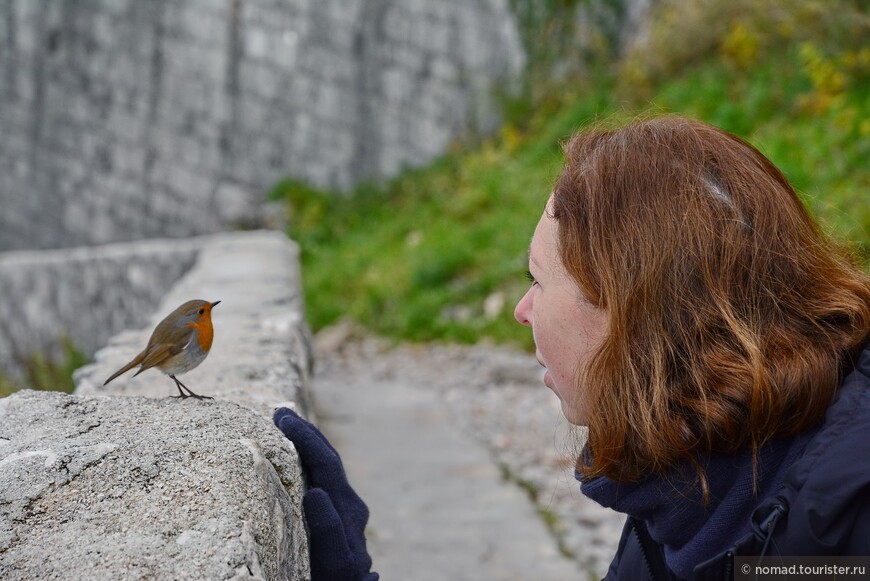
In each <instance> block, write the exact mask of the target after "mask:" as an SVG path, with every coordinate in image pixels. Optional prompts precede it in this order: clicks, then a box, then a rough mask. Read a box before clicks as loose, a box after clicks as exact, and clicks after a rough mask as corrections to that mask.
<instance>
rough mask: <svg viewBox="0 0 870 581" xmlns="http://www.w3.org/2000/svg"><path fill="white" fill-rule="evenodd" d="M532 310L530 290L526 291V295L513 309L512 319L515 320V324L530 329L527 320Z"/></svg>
mask: <svg viewBox="0 0 870 581" xmlns="http://www.w3.org/2000/svg"><path fill="white" fill-rule="evenodd" d="M531 308H532V289H531V288H530V289H529V290H527V291H526V294H524V295H523V297H522V298H521V299H520V301H519V302H518V303H517V306H516V307H515V308H514V318H515V319H516V320H517V323H519V324H520V325H525V326H526V327H531V326H532V323H531V321H530V320H529V313H530V312H531Z"/></svg>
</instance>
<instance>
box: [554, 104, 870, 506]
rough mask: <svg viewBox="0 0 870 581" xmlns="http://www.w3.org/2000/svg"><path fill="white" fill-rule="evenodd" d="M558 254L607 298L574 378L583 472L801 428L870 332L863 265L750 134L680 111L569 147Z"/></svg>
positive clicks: (727, 448)
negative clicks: (589, 351)
mask: <svg viewBox="0 0 870 581" xmlns="http://www.w3.org/2000/svg"><path fill="white" fill-rule="evenodd" d="M565 153H566V158H567V161H566V164H565V167H564V169H563V171H562V174H561V176H560V177H559V178H558V180H557V183H556V186H555V189H554V194H553V215H554V216H553V217H554V218H555V220H556V221H557V224H558V239H559V244H560V248H559V252H560V258H561V260H562V262H563V263H564V265H565V267H566V269H567V270H568V272H569V273H570V274H571V276H573V277H574V279H575V281H576V282H577V284H578V285H579V286H580V288H581V289H582V290H583V291H584V292H585V293H586V294H587V296H588V297H589V298H590V299H591V300H592V301H593V302H594V303H597V304H598V305H599V306H600V307H601V308H603V309H606V310H607V313H608V316H609V334H608V336H607V338H606V339H605V340H604V342H603V344H602V345H601V347H600V348H599V349H598V351H597V352H596V353H595V354H594V356H593V357H592V359H591V362H590V364H589V366H588V369H586V370H585V371H584V372H583V373H582V374H581V376H578V378H577V382H578V386H577V387H578V389H582V390H583V391H584V393H586V394H588V399H587V401H588V403H589V410H590V413H589V422H588V426H589V439H588V446H589V451H590V452H591V454H590V457H591V459H590V460H589V462H590V463H588V464H587V463H585V462H580V461H578V469H579V470H580V471H581V472H582V473H583V474H584V475H586V476H607V477H609V478H611V479H614V480H617V481H631V480H636V479H638V478H639V477H641V476H642V475H644V474H646V473H649V472H650V471H652V472H656V473H664V472H666V471H667V470H669V469H671V468H673V467H674V466H675V465H676V464H677V463H678V462H679V461H681V460H688V461H689V462H692V463H693V464H694V465H695V466H696V469H697V470H698V472H699V476H700V478H701V483H702V487H703V488H704V491H705V496H706V480H705V479H704V474H703V472H702V471H701V469H700V466H699V464H698V463H697V454H699V453H710V452H726V453H730V452H737V451H740V450H743V449H746V448H750V449H752V451H753V454H755V453H757V450H758V448H759V446H761V445H762V444H763V443H764V442H765V441H767V440H768V439H770V438H773V437H775V436H780V435H788V434H798V433H801V432H803V431H805V430H807V429H809V428H811V427H812V426H814V425H815V424H817V423H818V422H819V421H820V420H821V418H822V416H823V415H824V412H825V409H826V408H827V406H828V405H829V404H830V402H831V400H832V398H833V395H834V393H835V392H836V390H837V387H838V385H839V381H840V375H841V369H842V365H843V360H844V357H846V356H847V355H848V353H849V352H850V350H852V349H854V348H856V347H857V346H858V345H859V344H860V343H861V342H862V340H863V339H864V338H865V336H867V334H868V332H870V278H868V276H867V275H866V273H864V272H863V271H862V270H861V269H860V268H859V267H858V266H857V265H856V264H855V263H854V262H853V261H852V260H851V259H850V258H848V257H847V256H846V255H845V253H843V252H842V251H841V250H840V249H838V248H837V247H835V246H834V245H833V244H832V243H831V242H830V241H828V240H827V239H826V237H825V236H824V235H823V234H822V233H821V232H820V230H819V228H818V226H817V225H816V223H815V222H814V220H813V219H812V218H811V217H810V216H809V214H808V213H807V211H806V209H805V208H804V206H803V204H802V203H801V202H800V200H799V199H798V197H797V195H796V194H795V192H794V189H793V188H792V187H791V186H790V185H789V183H788V181H787V180H786V179H785V177H784V176H783V175H782V173H781V172H780V171H779V170H778V169H777V168H776V167H775V166H774V165H773V164H772V163H771V162H770V161H769V160H768V159H767V158H765V157H764V155H762V154H761V153H760V152H759V151H758V150H756V149H755V148H754V147H752V146H751V145H749V144H748V143H746V142H745V141H743V140H741V139H740V138H738V137H736V136H734V135H731V134H729V133H727V132H725V131H722V130H720V129H717V128H715V127H712V126H710V125H707V124H704V123H701V122H698V121H694V120H690V119H684V118H679V117H663V118H657V119H652V120H647V121H642V122H636V123H634V124H630V125H628V126H626V127H623V128H621V129H616V130H592V131H589V132H584V133H581V134H578V135H576V136H575V137H573V138H572V139H571V140H570V141H569V142H568V143H567V145H566V146H565Z"/></svg>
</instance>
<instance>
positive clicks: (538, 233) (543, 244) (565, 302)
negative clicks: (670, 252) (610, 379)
mask: <svg viewBox="0 0 870 581" xmlns="http://www.w3.org/2000/svg"><path fill="white" fill-rule="evenodd" d="M551 210H552V198H551V199H550V201H549V202H548V203H547V207H546V209H545V210H544V214H543V216H541V220H540V221H539V222H538V226H537V228H535V234H534V236H533V237H532V243H531V246H530V247H529V272H530V273H531V275H532V278H533V282H532V285H531V287H530V288H529V290H528V291H526V294H525V295H523V298H521V299H520V302H519V303H517V306H516V309H515V310H514V317H516V319H517V321H518V322H519V323H520V324H522V325H526V326H527V327H531V328H532V336H533V337H534V340H535V355H536V356H537V358H538V362H540V364H541V365H543V366H544V367H545V368H546V370H547V371H546V373H544V384H545V385H546V386H547V387H549V388H550V389H552V390H553V391H554V392H555V393H556V395H557V396H558V397H559V400H560V401H561V403H562V413H563V414H565V417H566V418H567V419H568V421H569V422H571V423H572V424H576V425H585V424H586V423H587V418H588V413H589V410H588V408H587V405H586V401H585V398H584V393H583V390H582V386H581V385H578V382H577V381H576V378H577V374H578V371H580V370H583V369H584V368H585V366H586V364H587V363H588V361H589V357H590V356H591V354H592V353H593V351H594V350H595V349H596V348H597V347H598V346H599V345H600V344H601V342H602V341H603V340H604V337H605V336H606V334H607V326H608V325H607V316H606V312H605V311H603V310H601V309H599V308H597V307H596V306H594V305H593V304H592V303H590V302H589V301H588V300H587V299H586V298H585V297H584V296H583V293H582V291H581V290H580V287H579V286H577V284H576V283H575V282H574V279H573V278H571V276H570V275H569V274H568V272H567V271H566V270H565V267H564V266H563V265H562V261H561V260H560V259H559V252H558V243H557V237H556V234H557V228H558V224H557V223H556V221H555V220H553V218H552V217H551V214H552V212H551Z"/></svg>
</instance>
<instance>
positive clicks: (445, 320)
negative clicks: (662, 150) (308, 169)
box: [272, 31, 870, 347]
mask: <svg viewBox="0 0 870 581" xmlns="http://www.w3.org/2000/svg"><path fill="white" fill-rule="evenodd" d="M666 32H667V31H666ZM732 36H733V37H735V38H737V40H735V41H733V42H732V43H731V44H730V45H728V47H729V50H730V51H732V52H735V53H736V54H739V55H744V53H745V54H749V55H752V54H755V53H752V52H751V51H748V52H747V51H744V52H740V46H739V43H738V41H741V39H743V38H744V37H745V36H746V35H743V36H740V35H734V34H732ZM763 40H764V42H765V43H766V44H764V47H765V50H764V51H759V52H758V54H757V55H756V56H755V58H754V60H752V59H749V60H751V62H749V61H748V60H747V59H748V57H745V56H741V58H742V59H743V60H742V61H740V62H739V63H738V64H735V62H734V59H733V58H731V59H729V58H725V56H727V54H726V55H725V56H723V53H722V51H721V50H720V49H716V48H714V49H711V50H713V52H711V53H708V54H706V55H701V56H700V57H698V58H695V59H694V60H693V61H692V62H691V63H689V64H687V65H685V66H682V67H681V68H680V69H679V71H678V72H672V73H668V75H667V77H666V78H661V79H653V80H651V81H650V80H649V79H647V80H646V81H645V82H646V84H644V85H643V87H642V88H643V90H641V89H640V88H639V87H640V86H641V85H640V84H638V83H634V84H633V83H632V82H631V81H630V80H629V81H626V78H627V77H630V75H627V74H625V72H624V71H625V70H626V66H627V65H625V64H623V67H622V69H620V67H619V66H617V65H614V66H613V67H611V70H613V71H619V70H622V71H623V74H622V76H621V77H620V78H618V75H616V74H614V73H611V74H610V75H603V74H599V75H597V78H596V80H595V82H590V81H587V82H585V83H582V84H570V83H564V84H562V85H560V86H557V87H554V88H553V90H552V91H550V93H549V94H548V97H547V98H546V99H542V100H540V101H538V102H536V103H534V104H529V103H525V104H524V103H521V102H520V103H514V104H510V106H509V107H508V110H510V111H515V112H516V113H515V114H514V115H513V117H512V118H511V119H509V121H508V122H507V123H506V124H505V126H504V128H503V129H502V131H501V132H500V133H499V134H498V135H496V136H494V137H492V138H489V139H486V140H484V141H483V142H482V143H478V144H476V145H473V146H471V145H466V146H464V147H461V146H457V147H456V148H454V151H453V152H452V153H450V154H448V155H446V156H445V157H443V158H441V159H439V160H437V161H435V162H434V163H432V164H431V165H430V166H428V167H425V168H422V169H417V170H413V171H406V172H405V173H403V174H402V175H400V176H398V177H397V178H395V179H393V180H390V181H389V182H388V183H386V184H383V185H381V186H375V185H371V184H367V185H363V186H360V187H359V188H357V190H355V191H353V192H351V193H350V194H349V195H348V194H339V193H335V192H323V191H318V190H316V189H312V188H310V187H308V186H306V185H304V184H300V183H298V182H293V181H285V182H282V183H280V184H278V185H276V187H275V188H274V191H273V192H272V197H273V198H276V199H286V200H288V202H289V204H288V205H289V208H290V210H289V212H290V220H289V222H290V227H289V231H288V234H289V235H290V236H291V237H292V238H293V239H295V240H296V241H297V242H299V244H300V245H301V248H302V268H303V280H304V290H305V295H306V297H305V298H306V304H307V311H308V312H307V315H308V319H309V322H310V323H311V325H312V326H313V328H314V329H315V330H316V329H319V328H322V327H324V326H326V325H329V324H332V323H334V322H336V321H337V320H339V319H341V318H351V319H353V320H355V321H356V322H358V323H361V324H362V325H364V326H366V327H368V328H369V329H371V330H373V331H375V332H377V333H380V334H382V335H385V336H388V337H393V338H395V339H397V340H412V341H431V340H441V341H459V342H476V341H480V340H483V339H490V340H493V341H496V342H499V343H513V344H517V345H520V346H524V347H530V346H531V337H530V333H529V332H528V330H527V329H523V328H522V327H520V326H519V325H518V324H517V323H516V322H515V321H514V320H513V317H512V309H513V306H514V304H515V302H516V301H517V300H518V299H519V297H520V296H521V295H522V294H523V292H524V291H525V288H526V284H527V283H526V281H525V280H524V277H523V273H524V271H525V268H526V250H527V247H528V243H529V240H530V238H531V235H532V232H533V230H534V226H535V224H536V222H537V220H538V218H539V216H540V214H541V211H542V210H543V206H544V203H545V201H546V199H547V197H548V196H549V193H550V190H551V187H552V184H553V182H554V180H555V178H556V176H557V174H558V172H559V169H560V166H561V163H562V155H561V150H560V141H562V140H564V139H566V138H567V137H568V136H569V135H570V134H571V133H573V132H574V131H575V130H577V129H579V128H582V127H583V126H585V125H587V124H589V123H590V122H592V121H595V120H597V119H600V118H602V117H610V116H613V115H617V116H623V115H624V116H633V115H642V114H646V113H648V112H650V111H655V112H674V113H680V114H684V115H689V116H693V117H697V118H699V119H702V120H706V121H708V122H710V123H713V124H714V125H717V126H720V127H723V128H725V129H727V130H730V131H733V132H735V133H737V134H739V135H741V136H743V137H745V138H747V139H748V140H749V141H750V142H751V143H753V144H754V145H755V146H756V147H758V148H759V149H760V150H761V151H762V152H764V153H765V154H766V155H767V156H768V157H770V158H771V159H772V160H773V162H774V163H775V164H777V166H779V167H780V168H781V169H782V170H783V171H784V173H785V174H786V176H787V177H788V178H789V179H790V180H791V181H792V183H793V184H794V185H795V187H796V188H797V189H798V190H799V191H800V193H801V195H802V196H803V198H804V200H805V201H806V203H807V204H808V207H809V208H810V210H811V212H812V213H813V214H814V215H815V216H816V217H817V218H818V219H819V220H820V222H821V223H822V224H823V225H824V227H825V229H826V230H827V231H828V232H829V233H831V234H832V235H833V236H834V237H836V238H839V239H842V240H848V241H850V242H851V244H852V245H853V247H854V248H855V249H856V251H857V252H858V254H859V255H861V256H863V259H864V260H865V261H866V260H867V258H868V256H870V244H868V237H870V203H868V198H870V194H868V191H870V170H868V161H867V160H868V159H870V121H867V120H868V119H870V96H868V93H867V91H866V89H864V88H863V87H866V86H867V85H866V83H867V81H870V75H868V70H870V49H865V50H859V49H853V47H850V46H849V44H850V43H849V41H848V38H844V39H842V41H841V45H842V46H840V45H837V44H836V43H835V44H834V45H831V43H830V42H828V41H826V42H828V44H826V45H824V46H823V47H821V48H820V46H822V45H818V46H817V45H814V44H812V43H811V42H809V41H806V42H796V41H794V42H792V41H783V40H782V39H778V38H774V39H772V40H770V39H763ZM745 42H747V43H748V42H749V41H745ZM735 46H736V48H735ZM751 46H753V45H751V43H750V47H751ZM814 51H815V52H814ZM628 64H630V62H629V63H628ZM838 74H839V75H840V77H837V75H838ZM843 79H845V81H844V80H843ZM634 93H637V94H641V93H645V98H643V99H642V100H639V99H638V98H637V97H636V95H635V94H634ZM487 302H488V303H489V304H490V307H491V308H492V307H493V306H494V305H495V306H497V305H498V304H499V303H501V306H502V308H501V309H500V310H498V312H490V313H489V314H487V313H486V312H485V308H484V305H485V304H486V303H487Z"/></svg>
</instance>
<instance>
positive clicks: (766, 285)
mask: <svg viewBox="0 0 870 581" xmlns="http://www.w3.org/2000/svg"><path fill="white" fill-rule="evenodd" d="M566 157H567V162H566V165H565V168H564V170H563V172H562V174H561V176H560V177H559V179H558V181H557V183H556V186H555V188H554V190H553V194H552V196H551V197H550V199H549V200H548V202H547V205H546V208H545V210H544V214H543V216H542V217H541V220H540V222H539V223H538V226H537V228H536V230H535V234H534V236H533V238H532V243H531V246H530V250H529V273H530V278H531V280H532V284H531V287H530V288H529V290H528V291H527V293H526V294H525V296H523V298H522V299H521V300H520V302H519V303H518V304H517V308H516V311H515V316H516V318H517V320H518V321H519V322H520V323H522V324H524V325H527V326H529V327H531V329H532V333H533V335H534V339H535V345H536V353H537V357H538V360H539V361H540V362H541V364H542V365H543V366H544V367H545V368H546V373H545V375H544V382H545V384H546V385H547V386H548V387H550V388H551V389H552V390H553V391H554V392H555V393H556V394H557V395H558V396H559V398H560V400H561V403H562V410H563V412H564V414H565V417H566V418H567V419H568V420H569V421H570V422H572V423H574V424H577V425H586V426H588V442H587V444H586V446H585V447H584V449H583V453H582V454H581V455H580V458H579V459H578V461H577V471H576V474H577V477H578V479H579V480H580V481H581V489H582V491H583V493H584V494H586V495H587V496H589V497H591V498H593V499H594V500H596V501H597V502H599V503H601V504H602V505H604V506H607V507H611V508H613V509H615V510H618V511H620V512H624V513H627V514H628V516H629V518H628V519H627V522H626V527H625V530H624V531H623V535H622V539H621V541H620V543H619V548H618V551H617V554H616V556H615V558H614V560H613V563H612V564H611V567H610V570H609V571H608V574H607V577H606V578H607V579H631V580H637V579H730V578H731V570H732V569H731V568H732V567H733V559H734V556H735V555H839V554H852V555H862V554H863V555H870V465H868V462H867V460H866V459H867V457H868V454H867V452H868V442H870V347H868V346H867V345H866V344H865V343H864V341H865V339H866V337H867V335H868V333H870V279H868V277H867V275H866V274H864V273H863V272H862V271H861V270H860V269H859V268H858V267H857V266H855V265H854V263H852V262H850V261H849V260H848V259H847V258H846V257H845V256H844V255H843V254H842V253H841V252H840V251H839V250H838V249H837V248H835V247H834V246H833V245H832V244H831V243H829V242H828V241H827V240H826V239H825V237H824V236H823V235H822V234H821V233H820V231H819V229H818V227H817V226H816V224H815V223H814V222H813V220H812V219H811V218H810V216H809V215H808V214H807V212H806V210H805V209H804V207H803V206H802V205H801V203H800V201H799V200H798V198H797V196H796V195H795V193H794V190H793V189H792V188H791V186H790V185H789V184H788V182H787V181H786V180H785V178H784V177H783V175H782V174H781V173H780V172H779V170H777V169H776V168H775V167H774V166H773V164H772V163H771V162H770V161H768V160H767V159H766V158H765V157H764V156H763V155H762V154H761V153H759V152H758V151H757V150H756V149H754V148H753V147H751V146H750V145H748V144H747V143H745V142H744V141H742V140H740V139H739V138H737V137H734V136H732V135H730V134H728V133H726V132H724V131H721V130H719V129H716V128H714V127H711V126H709V125H706V124H703V123H700V122H697V121H692V120H689V119H683V118H678V117H664V118H659V119H653V120H648V121H642V122H637V123H633V124H630V125H628V126H626V127H623V128H621V129H616V130H612V131H608V130H594V131H590V132H586V133H582V134H580V135H578V136H576V137H574V138H573V139H572V140H571V141H570V142H569V143H568V145H567V147H566ZM276 422H277V423H278V425H279V426H280V427H281V428H282V430H284V432H285V434H287V435H288V437H290V438H291V439H293V440H294V441H297V440H300V441H303V445H302V447H301V448H300V455H301V456H302V459H303V463H309V462H314V460H308V459H306V456H309V455H310V456H311V457H312V458H319V457H328V458H329V459H328V460H322V461H319V463H320V464H321V465H323V466H333V468H332V470H331V472H332V473H331V476H329V477H326V476H324V477H322V478H320V479H319V482H320V483H321V484H322V485H323V486H324V487H325V486H327V485H328V482H327V481H328V480H330V479H331V478H336V479H337V481H338V482H340V483H341V484H342V487H344V486H346V480H344V478H343V473H340V471H336V470H335V468H334V466H338V465H340V463H338V460H337V455H335V453H334V451H332V450H331V448H329V447H328V445H327V444H326V443H325V441H324V442H323V446H317V445H306V444H305V443H304V442H305V441H310V442H318V441H321V440H319V438H318V435H317V432H316V429H314V428H313V427H312V426H310V424H306V423H304V422H303V421H302V420H300V419H298V418H296V417H295V416H292V415H290V414H289V413H288V412H284V411H282V410H279V412H278V413H277V414H276ZM297 445H298V442H297ZM327 452H329V453H328V454H327ZM333 455H334V457H333ZM307 468H308V469H309V472H312V473H313V472H314V471H316V470H317V469H318V468H316V467H314V464H311V465H309V466H308V467H307ZM326 473H327V472H326V471H324V474H326ZM312 486H315V487H316V486H318V484H312ZM342 493H347V494H346V495H344V496H346V497H347V498H351V499H354V497H355V495H352V491H350V488H349V487H347V489H346V490H344V489H342V490H337V491H336V494H337V495H338V496H331V495H330V494H329V491H326V494H325V496H328V497H331V498H332V500H333V501H335V500H336V498H339V497H342ZM318 494H319V493H318ZM328 500H329V498H327V499H326V501H328ZM326 501H324V503H325V502H326ZM357 501H358V498H357V499H354V500H353V502H351V501H345V500H340V503H343V504H344V505H347V506H353V507H356V508H357V509H358V510H360V509H359V507H360V505H361V506H362V508H363V509H364V505H362V503H361V501H359V502H358V503H357ZM333 504H336V503H335V502H333ZM328 508H329V507H328V506H327V507H326V508H324V509H322V510H320V511H319V512H317V513H316V514H320V513H324V514H326V513H329V514H331V515H334V516H333V517H332V521H331V522H332V523H333V529H335V528H336V527H335V525H336V523H338V522H339V521H340V520H341V518H342V514H343V511H342V509H341V508H340V507H339V506H338V505H337V504H336V506H335V510H334V511H332V512H330V511H329V510H328ZM306 510H307V507H306ZM310 520H311V515H309V521H310ZM357 521H359V519H357ZM344 524H345V525H347V524H349V523H344ZM362 526H363V527H364V520H363V522H362ZM344 530H345V532H347V530H348V527H347V526H345V529H344ZM349 536H353V538H354V541H353V542H352V543H350V544H351V545H354V546H356V547H357V549H359V550H358V551H357V552H356V553H354V550H353V549H350V550H349V553H354V554H356V555H358V557H357V559H358V560H361V561H362V566H361V567H360V566H358V567H357V570H359V571H360V573H359V575H358V576H357V577H347V578H365V577H364V575H365V574H367V573H368V567H370V564H371V561H370V560H368V561H366V560H365V559H366V558H367V555H365V556H362V555H364V554H365V541H364V538H363V537H362V528H358V530H356V531H355V532H353V533H352V534H350V535H349ZM316 544H317V541H316V540H315V538H314V535H312V559H313V560H314V559H315V555H314V553H313V552H314V550H315V545H316ZM333 558H335V557H334V556H333V557H327V559H333ZM351 560H352V559H351Z"/></svg>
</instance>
